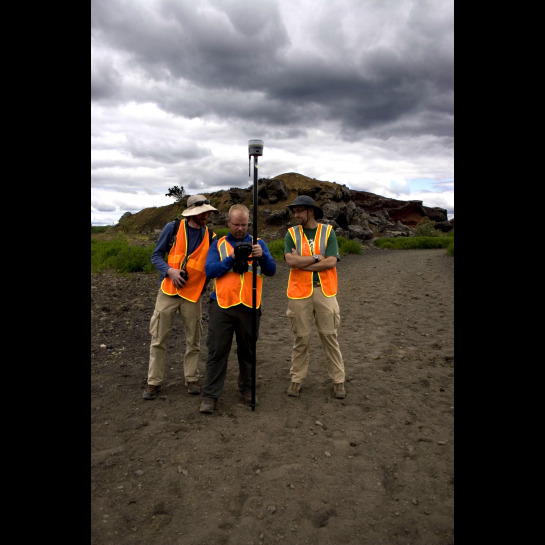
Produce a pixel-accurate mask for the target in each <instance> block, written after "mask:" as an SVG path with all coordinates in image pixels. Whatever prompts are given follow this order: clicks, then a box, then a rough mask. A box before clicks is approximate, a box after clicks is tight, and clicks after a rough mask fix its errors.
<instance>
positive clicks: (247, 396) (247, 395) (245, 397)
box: [241, 390, 259, 407]
mask: <svg viewBox="0 0 545 545" xmlns="http://www.w3.org/2000/svg"><path fill="white" fill-rule="evenodd" d="M241 401H243V402H244V403H246V405H251V404H252V391H251V390H246V391H245V392H243V393H242V397H241ZM255 404H256V407H257V405H259V401H258V400H257V395H256V396H255Z"/></svg>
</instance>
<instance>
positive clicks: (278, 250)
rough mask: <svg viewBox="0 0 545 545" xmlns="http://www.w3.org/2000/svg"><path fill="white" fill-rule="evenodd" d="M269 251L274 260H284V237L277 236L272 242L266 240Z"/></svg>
mask: <svg viewBox="0 0 545 545" xmlns="http://www.w3.org/2000/svg"><path fill="white" fill-rule="evenodd" d="M267 246H268V247H269V251H270V252H271V255H272V256H273V259H274V260H275V261H284V239H283V238H277V239H276V240H273V241H272V242H267Z"/></svg>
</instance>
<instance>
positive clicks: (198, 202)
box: [189, 199, 210, 208]
mask: <svg viewBox="0 0 545 545" xmlns="http://www.w3.org/2000/svg"><path fill="white" fill-rule="evenodd" d="M203 204H210V201H209V200H208V199H204V201H197V202H194V203H193V204H192V205H191V206H190V207H189V208H195V207H196V206H202V205H203Z"/></svg>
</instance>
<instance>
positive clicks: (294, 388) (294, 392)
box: [286, 382, 301, 397]
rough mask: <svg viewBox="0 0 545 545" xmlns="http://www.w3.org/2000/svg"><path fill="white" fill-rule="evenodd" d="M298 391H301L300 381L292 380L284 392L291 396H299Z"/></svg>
mask: <svg viewBox="0 0 545 545" xmlns="http://www.w3.org/2000/svg"><path fill="white" fill-rule="evenodd" d="M300 391H301V383H300V382H292V383H291V384H290V386H289V388H288V391H287V392H286V393H287V394H288V395H289V396H292V397H299V392H300Z"/></svg>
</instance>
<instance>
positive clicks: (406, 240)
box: [374, 236, 453, 250]
mask: <svg viewBox="0 0 545 545" xmlns="http://www.w3.org/2000/svg"><path fill="white" fill-rule="evenodd" d="M451 243H453V241H452V237H442V236H441V237H424V236H422V237H382V238H377V239H376V240H375V243H374V244H375V246H376V247H377V248H388V249H394V250H413V249H429V248H447V247H448V245H449V244H451Z"/></svg>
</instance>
